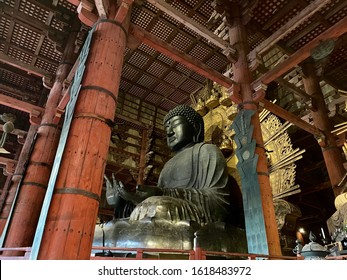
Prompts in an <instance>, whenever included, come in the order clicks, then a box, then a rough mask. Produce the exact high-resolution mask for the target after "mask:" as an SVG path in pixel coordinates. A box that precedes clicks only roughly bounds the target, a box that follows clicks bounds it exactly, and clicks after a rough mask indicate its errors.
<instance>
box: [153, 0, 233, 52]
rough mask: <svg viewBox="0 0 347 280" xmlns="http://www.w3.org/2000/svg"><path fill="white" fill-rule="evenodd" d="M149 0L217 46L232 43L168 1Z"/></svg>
mask: <svg viewBox="0 0 347 280" xmlns="http://www.w3.org/2000/svg"><path fill="white" fill-rule="evenodd" d="M147 2H148V3H150V4H152V5H153V6H155V7H156V8H158V9H159V10H161V11H163V12H164V13H166V14H167V15H169V16H171V17H172V18H174V19H175V20H177V21H178V22H180V23H182V24H183V25H184V26H186V27H188V28H189V29H191V30H193V31H194V32H196V33H198V34H199V35H200V36H201V37H203V38H205V39H206V40H208V41H210V42H211V43H213V44H214V45H216V46H217V47H219V48H221V49H223V50H225V49H227V48H230V45H229V44H228V42H226V41H224V40H223V39H221V38H219V37H218V36H217V35H215V34H214V33H213V32H211V31H210V30H208V29H207V28H205V27H203V26H201V25H199V24H198V23H197V22H196V21H194V20H192V19H191V18H190V17H188V16H186V15H185V14H183V13H181V12H179V11H178V10H177V9H175V8H174V7H172V6H171V5H170V4H168V3H166V2H165V1H164V0H147Z"/></svg>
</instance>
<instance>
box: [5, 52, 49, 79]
mask: <svg viewBox="0 0 347 280" xmlns="http://www.w3.org/2000/svg"><path fill="white" fill-rule="evenodd" d="M0 61H1V62H3V63H6V64H9V65H11V66H13V67H16V68H19V69H21V70H23V71H26V72H27V73H30V74H34V75H36V76H39V77H43V76H48V75H51V73H50V72H48V71H45V70H43V69H40V68H38V67H35V66H31V65H29V64H26V63H24V62H22V61H19V60H17V59H15V58H12V57H9V56H7V55H5V54H3V53H0Z"/></svg>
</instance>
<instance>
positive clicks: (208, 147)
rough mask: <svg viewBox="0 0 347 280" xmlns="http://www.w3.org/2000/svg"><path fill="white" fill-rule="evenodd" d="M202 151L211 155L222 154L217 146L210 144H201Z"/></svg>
mask: <svg viewBox="0 0 347 280" xmlns="http://www.w3.org/2000/svg"><path fill="white" fill-rule="evenodd" d="M200 145H201V146H200V151H202V152H206V153H209V154H220V153H221V151H220V149H219V148H218V147H217V146H216V145H215V144H209V143H201V144H200Z"/></svg>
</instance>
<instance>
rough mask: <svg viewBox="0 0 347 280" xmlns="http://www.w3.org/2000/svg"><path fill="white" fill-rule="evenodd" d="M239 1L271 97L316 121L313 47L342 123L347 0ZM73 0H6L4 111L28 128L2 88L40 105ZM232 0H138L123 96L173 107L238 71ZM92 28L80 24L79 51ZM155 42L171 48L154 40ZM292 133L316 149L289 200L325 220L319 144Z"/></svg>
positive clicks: (0, 77) (1, 34) (1, 79)
mask: <svg viewBox="0 0 347 280" xmlns="http://www.w3.org/2000/svg"><path fill="white" fill-rule="evenodd" d="M110 1H111V0H110ZM230 1H232V0H230ZM233 1H234V2H239V3H240V5H241V6H242V14H243V22H244V24H245V25H246V28H247V31H248V44H249V46H250V50H251V52H250V54H249V65H250V67H251V69H252V70H253V74H254V79H255V80H258V81H263V82H264V83H265V84H266V85H268V88H267V93H266V98H267V99H268V100H274V99H277V100H278V101H277V104H278V106H280V107H282V108H284V109H285V110H286V111H288V112H291V113H293V114H295V115H296V116H299V117H300V118H303V119H304V120H305V121H308V122H310V115H309V113H310V111H309V107H310V99H309V97H308V96H307V94H306V93H305V91H304V87H303V83H302V71H301V68H300V62H302V61H303V60H304V59H306V58H309V57H310V56H311V57H314V59H315V61H316V68H317V74H318V75H319V77H320V78H321V85H322V90H323V93H324V96H325V100H326V103H327V106H328V108H329V115H330V116H331V118H332V120H333V121H334V122H336V123H338V122H342V121H345V120H346V117H347V113H346V112H345V110H344V108H345V99H346V91H347V83H346V81H347V51H346V50H347V35H346V34H345V33H346V31H347V21H346V14H347V1H345V0H242V1H241V0H239V1H238V0H233ZM70 2H71V3H70ZM70 2H69V1H66V0H46V1H45V0H0V103H1V104H2V105H1V106H0V113H1V114H2V113H13V114H15V115H16V117H17V120H16V123H15V125H16V128H18V129H21V130H25V131H27V130H28V127H29V125H30V124H29V114H28V111H23V110H18V108H17V109H15V108H13V107H14V106H11V102H8V101H7V99H6V98H5V97H11V98H14V100H20V101H23V102H26V104H27V106H28V108H29V107H30V106H39V107H44V104H45V101H46V99H47V95H48V93H49V89H47V87H48V88H49V84H50V80H51V79H52V77H54V75H55V71H56V69H57V66H58V64H59V62H60V61H61V59H62V52H63V50H64V47H65V44H66V42H67V38H68V34H69V32H70V31H71V27H72V25H73V21H74V19H76V17H77V16H78V12H77V6H76V5H77V4H78V3H79V2H80V1H78V0H71V1H70ZM82 2H83V4H84V5H86V4H88V1H82ZM89 2H91V3H92V5H87V6H88V7H89V9H90V10H91V11H92V12H95V13H97V11H96V8H95V7H94V6H93V4H94V1H92V0H89ZM227 2H228V1H227V0H214V1H211V0H168V1H164V0H161V1H154V0H148V1H135V4H134V6H133V9H132V14H131V31H130V36H129V43H128V46H127V48H126V52H125V58H124V66H123V69H122V79H121V85H120V92H119V96H120V97H122V96H124V95H125V94H127V95H130V96H132V97H134V98H137V99H140V100H141V101H144V102H147V103H150V104H153V105H154V106H155V107H156V108H160V109H161V110H164V111H168V110H169V109H171V108H173V107H174V106H176V105H177V104H183V103H184V104H191V103H192V99H191V96H192V95H193V96H194V95H196V94H197V93H198V92H199V90H201V89H202V88H203V87H204V86H205V84H206V77H207V78H209V79H211V80H216V79H217V80H218V79H223V78H224V79H228V78H229V79H232V78H233V74H232V70H231V67H230V65H231V64H230V63H231V62H230V61H232V60H233V52H232V50H233V49H232V46H230V45H229V41H228V30H227V28H228V27H227V25H226V23H225V21H224V18H225V17H226V16H227V15H226V14H224V13H223V12H222V11H223V5H227ZM72 3H75V4H76V5H75V4H72ZM88 30H89V27H88V26H85V25H84V24H82V25H81V28H80V31H79V34H78V40H77V41H76V50H79V48H80V47H81V45H82V44H83V40H84V38H85V36H86V32H87V31H88ZM138 34H145V35H146V38H147V41H146V42H144V41H141V38H140V37H141V36H138ZM150 42H154V43H153V44H156V45H160V46H162V47H163V48H164V49H165V50H166V51H165V52H163V51H160V50H158V49H156V48H153V46H154V45H152V46H151V43H150ZM228 54H229V55H228ZM189 65H190V67H189ZM120 99H121V98H120ZM12 104H13V103H12ZM30 108H31V107H30ZM291 137H292V139H293V145H297V147H300V148H305V149H306V150H307V154H310V155H311V154H312V155H314V156H313V157H310V156H308V157H305V159H304V160H302V161H299V162H298V169H297V170H298V171H297V180H298V184H300V185H301V186H302V194H300V195H298V196H296V197H293V198H292V199H293V202H295V203H300V206H302V207H307V208H308V210H307V211H303V212H304V213H307V214H306V216H305V218H306V219H311V216H312V222H315V223H317V221H318V222H323V221H325V220H326V218H327V217H328V216H329V215H330V214H331V211H333V208H332V207H331V205H332V204H331V203H332V200H333V197H332V196H331V190H330V186H329V184H328V183H326V182H327V181H328V179H327V175H326V172H325V166H324V162H323V159H322V156H321V152H320V148H319V146H318V145H317V143H316V140H315V139H314V137H313V136H312V135H311V134H309V133H307V132H305V131H303V130H300V129H292V131H291ZM12 152H14V149H13V150H12ZM320 203H323V204H324V205H328V206H326V207H325V206H324V207H321V206H320V205H321V204H320ZM329 205H330V206H329ZM317 209H318V210H319V211H318V210H317ZM317 211H318V212H317ZM322 212H324V213H322Z"/></svg>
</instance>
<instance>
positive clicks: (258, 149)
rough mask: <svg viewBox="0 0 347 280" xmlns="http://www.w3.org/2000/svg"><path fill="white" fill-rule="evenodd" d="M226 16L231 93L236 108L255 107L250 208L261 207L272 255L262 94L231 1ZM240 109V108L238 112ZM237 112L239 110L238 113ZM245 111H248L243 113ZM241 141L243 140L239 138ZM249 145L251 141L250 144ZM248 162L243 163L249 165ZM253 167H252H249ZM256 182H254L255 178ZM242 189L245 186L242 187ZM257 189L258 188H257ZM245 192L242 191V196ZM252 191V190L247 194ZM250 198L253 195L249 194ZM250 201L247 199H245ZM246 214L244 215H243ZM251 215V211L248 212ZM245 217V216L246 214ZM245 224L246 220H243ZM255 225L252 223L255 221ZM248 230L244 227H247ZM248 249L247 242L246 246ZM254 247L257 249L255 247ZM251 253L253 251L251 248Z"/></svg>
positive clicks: (277, 251)
mask: <svg viewBox="0 0 347 280" xmlns="http://www.w3.org/2000/svg"><path fill="white" fill-rule="evenodd" d="M227 19H228V24H230V27H229V37H230V44H231V46H232V47H233V48H235V49H236V53H237V56H238V57H237V61H236V62H235V63H233V80H234V81H235V83H236V85H234V86H233V91H234V92H233V95H234V100H236V101H237V103H238V105H239V108H240V109H241V111H242V110H244V112H246V111H249V110H251V111H254V114H253V116H252V118H251V125H252V126H253V135H252V138H253V140H255V142H256V145H255V155H256V156H255V158H256V157H258V160H257V161H256V173H257V179H258V185H259V186H255V188H260V198H261V199H260V200H261V205H258V206H256V205H253V206H252V205H248V207H250V208H249V209H251V208H252V207H259V208H260V209H261V208H262V211H263V220H264V222H263V223H264V224H265V232H266V238H265V242H266V241H267V247H268V254H271V255H281V247H280V241H279V234H278V230H277V224H276V218H275V211H274V206H273V200H272V189H271V186H270V180H269V172H268V166H267V159H266V155H265V149H264V142H263V137H262V132H261V127H260V121H259V114H258V101H259V99H261V97H262V96H259V95H258V96H257V92H255V91H254V90H253V88H252V86H251V83H252V82H253V77H252V73H251V71H250V69H249V67H248V61H247V54H248V52H249V47H248V43H247V34H246V29H245V27H244V25H243V24H242V18H241V15H240V13H239V7H238V5H237V4H235V3H234V2H232V3H230V2H229V3H228V8H227ZM241 111H240V112H241ZM239 114H240V113H239ZM245 114H247V112H246V113H245ZM241 141H242V140H241ZM250 146H251V145H250ZM249 167H250V166H249V165H248V166H245V169H246V168H249ZM251 168H252V167H251ZM255 184H257V183H256V182H255ZM242 189H243V191H244V189H245V188H244V186H243V187H242ZM258 193H259V191H258ZM244 195H246V194H244V193H243V196H244ZM247 195H251V196H252V194H247ZM251 199H252V198H251ZM248 204H249V203H248ZM244 207H247V206H245V198H244ZM245 216H246V215H245ZM250 216H252V215H250ZM245 218H246V219H247V217H245ZM248 222H249V224H252V221H248ZM246 224H247V221H246ZM254 226H255V225H254ZM254 226H253V229H252V231H253V233H252V234H250V235H248V236H247V239H248V243H251V242H252V243H253V247H252V248H253V249H254V248H256V247H257V240H256V239H257V234H259V232H258V233H257V232H256V229H255V228H254ZM246 230H247V227H246ZM249 249H250V246H249ZM254 250H257V249H254ZM251 253H256V252H255V251H254V252H251Z"/></svg>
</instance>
